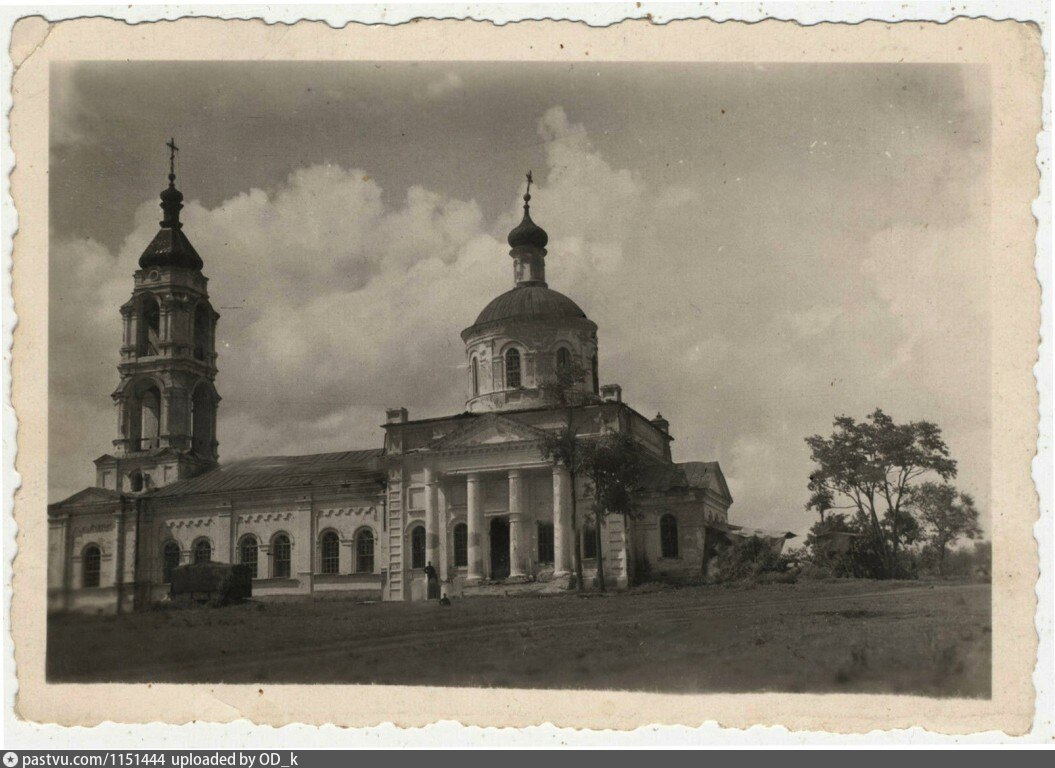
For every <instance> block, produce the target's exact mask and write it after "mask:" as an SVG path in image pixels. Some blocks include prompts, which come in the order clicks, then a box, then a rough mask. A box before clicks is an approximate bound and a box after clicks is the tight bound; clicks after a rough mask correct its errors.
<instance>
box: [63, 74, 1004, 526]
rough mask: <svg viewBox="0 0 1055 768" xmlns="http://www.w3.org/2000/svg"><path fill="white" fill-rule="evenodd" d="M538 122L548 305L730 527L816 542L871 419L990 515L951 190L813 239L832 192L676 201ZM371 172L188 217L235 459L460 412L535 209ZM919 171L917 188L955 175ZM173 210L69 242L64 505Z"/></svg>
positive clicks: (981, 415)
mask: <svg viewBox="0 0 1055 768" xmlns="http://www.w3.org/2000/svg"><path fill="white" fill-rule="evenodd" d="M446 80H449V78H444V79H443V80H442V81H440V82H443V81H446ZM536 128H537V133H538V135H539V137H540V138H541V139H542V141H543V142H544V144H543V147H544V149H543V151H544V158H545V162H544V164H543V165H542V166H541V167H538V168H536V169H535V179H536V187H535V188H534V189H533V191H532V197H533V199H532V202H531V205H532V216H533V218H534V219H535V221H536V222H538V223H539V224H540V225H542V226H543V227H544V228H545V229H546V230H547V231H548V232H549V234H550V245H549V256H548V257H547V279H548V281H549V284H550V286H551V287H552V288H554V289H556V290H559V291H561V292H563V293H566V294H568V295H569V296H570V297H572V298H573V299H574V300H575V301H576V302H577V303H579V304H580V306H581V307H582V308H583V309H584V310H585V311H586V312H587V314H588V315H589V316H590V317H591V319H593V320H594V321H595V322H597V324H598V326H599V344H600V364H601V378H602V380H603V382H604V383H607V382H617V383H619V384H621V385H622V386H623V390H624V396H625V398H626V400H627V402H628V403H629V404H630V405H632V406H633V407H635V408H637V409H638V410H639V411H641V412H642V413H644V414H645V415H646V416H651V415H652V414H653V413H654V412H655V411H657V410H660V411H662V412H663V414H664V415H665V416H666V417H667V418H669V419H670V420H671V427H672V433H673V435H674V437H675V440H676V441H675V443H674V446H673V448H674V452H675V458H676V460H679V461H688V460H713V459H717V460H719V461H721V462H722V464H723V467H725V469H726V472H727V475H728V477H729V481H730V485H731V486H732V491H733V495H734V498H735V499H736V504H735V505H734V508H733V510H732V516H733V518H734V519H735V521H736V522H738V523H743V524H747V525H756V526H761V527H769V528H790V529H791V530H797V531H799V532H801V531H802V530H803V529H804V528H805V527H806V526H808V525H809V523H810V522H812V518H811V517H810V516H809V515H807V514H806V513H805V512H804V511H803V508H802V507H803V503H804V501H805V495H806V494H805V484H806V477H807V475H808V471H809V459H808V454H807V453H806V450H805V445H804V443H803V438H804V437H805V436H807V435H809V434H811V433H813V432H818V431H819V432H823V431H825V429H826V428H828V427H830V424H831V419H832V418H833V417H834V416H835V415H836V414H838V413H844V412H845V413H851V414H855V415H857V416H863V415H864V414H865V413H867V412H868V411H870V410H871V409H872V408H874V407H875V406H876V405H881V406H883V407H885V408H887V409H888V410H889V411H890V412H892V413H893V415H894V416H895V418H899V419H907V418H932V419H936V420H938V421H939V423H940V424H942V425H943V426H945V427H947V434H948V436H949V438H950V443H951V444H952V445H953V447H954V451H955V452H956V455H957V458H960V459H961V461H962V463H963V466H964V467H965V468H967V471H966V472H965V475H966V476H967V477H968V478H969V479H968V482H967V483H966V485H965V487H966V489H967V490H972V491H974V492H975V493H977V494H978V495H980V496H983V497H984V493H979V489H980V488H981V487H982V484H984V483H985V482H986V480H985V479H984V478H985V475H986V463H985V461H986V458H985V457H986V453H985V450H986V448H985V446H986V444H987V438H986V436H987V434H988V432H987V430H988V424H987V422H986V418H987V411H986V407H987V405H986V403H987V397H988V390H987V389H985V388H984V387H982V386H980V385H979V384H978V382H979V381H984V380H985V374H986V371H987V368H986V365H987V363H986V360H985V359H984V357H983V356H979V355H977V354H975V349H976V347H978V345H979V340H980V339H983V340H987V338H988V337H987V335H986V334H987V326H986V325H985V323H984V317H985V307H986V300H987V293H986V290H987V289H986V285H987V279H988V278H987V275H986V274H985V273H984V270H982V269H981V267H979V266H978V265H984V264H986V263H987V261H986V259H985V252H984V250H979V246H978V243H979V242H980V241H981V240H982V238H980V237H979V236H978V232H977V231H976V229H973V228H972V227H973V226H974V225H973V222H974V221H975V218H976V217H975V216H973V214H972V213H971V212H970V211H965V210H963V209H962V208H960V209H957V213H956V217H957V218H956V221H955V222H952V223H949V222H942V221H941V217H940V215H939V214H940V211H941V210H944V209H945V208H947V207H948V206H947V205H946V203H947V201H946V200H945V199H944V198H943V197H941V195H944V194H946V193H947V194H956V195H962V190H960V189H959V187H955V186H953V187H947V188H946V187H941V188H940V189H939V191H938V192H935V194H936V195H938V199H937V200H935V201H934V202H933V207H934V210H933V211H931V212H930V213H929V216H930V218H931V219H932V220H933V222H935V223H933V224H928V225H927V226H923V225H920V224H918V223H917V222H916V221H915V220H914V219H913V218H909V219H908V221H903V220H901V219H899V218H898V217H897V216H896V215H894V214H893V213H889V212H887V213H884V215H883V217H880V216H879V215H878V214H877V215H876V218H877V220H879V219H880V218H883V221H884V224H883V225H882V226H878V227H875V228H873V229H869V228H868V227H867V226H866V225H864V224H862V225H861V226H860V227H859V228H857V229H854V230H853V231H852V232H850V234H846V233H843V232H840V231H839V229H838V228H837V227H834V226H833V227H825V226H821V225H820V224H821V223H823V221H826V219H823V217H831V216H834V214H833V213H832V212H831V210H832V209H831V207H830V201H827V200H821V199H818V196H819V194H820V191H823V190H826V189H828V187H827V186H826V185H825V184H824V183H822V182H821V181H817V180H814V181H813V182H812V190H813V193H812V198H811V199H809V200H806V198H807V197H808V196H805V195H797V196H796V195H794V194H792V193H791V192H790V191H789V189H788V188H786V187H782V186H781V185H780V184H777V183H767V184H765V185H763V186H755V187H753V188H752V190H753V191H751V192H748V191H745V190H746V187H744V186H736V187H735V188H734V185H732V184H731V183H730V185H723V184H721V181H720V179H719V180H718V181H716V180H715V178H714V177H709V178H701V179H700V180H699V182H698V183H697V184H695V185H688V184H686V183H685V181H684V179H682V180H680V181H679V182H678V183H667V182H666V181H665V180H664V178H663V177H662V176H660V177H656V178H646V177H645V176H643V175H642V174H641V173H639V172H638V171H637V170H635V168H633V167H627V166H628V165H630V164H628V163H618V162H616V161H614V160H612V159H611V157H610V156H608V155H606V153H605V152H603V151H601V150H600V149H599V148H598V142H599V141H600V140H599V139H598V140H596V141H595V139H596V137H595V136H593V135H591V132H590V129H589V126H588V125H587V124H584V123H579V122H576V121H573V120H572V119H570V118H569V115H568V112H567V111H566V110H565V109H563V108H561V107H559V106H558V107H553V108H551V109H549V110H547V111H545V112H544V113H543V114H542V115H541V116H540V117H539V119H538V122H537V126H536ZM356 165H358V166H359V167H352V165H351V164H349V165H339V164H325V163H320V164H311V165H307V166H304V167H300V168H296V169H294V170H293V171H292V172H290V173H288V175H286V176H285V178H283V179H281V181H279V182H277V183H275V184H274V185H273V186H271V187H268V188H260V187H255V188H249V189H246V190H245V191H243V192H241V193H239V194H236V195H233V196H230V197H229V198H228V199H226V200H223V201H221V202H219V203H218V204H216V205H211V206H204V205H202V204H201V203H200V202H198V201H195V200H190V201H188V203H187V207H186V209H185V210H184V215H183V219H184V221H185V225H186V228H185V231H186V232H187V234H188V236H189V237H190V239H191V241H192V242H193V243H194V244H195V246H196V248H197V249H198V251H199V253H200V254H201V256H202V258H203V260H204V261H205V273H206V274H207V275H208V277H209V278H210V282H209V289H210V293H211V295H212V301H213V304H214V306H215V307H217V309H218V311H219V312H220V314H221V315H222V317H221V320H220V323H219V327H218V339H217V341H218V347H219V352H220V357H219V366H220V374H219V377H218V381H217V386H218V389H219V392H220V394H221V396H222V397H223V401H222V402H221V404H220V423H219V439H220V452H221V457H222V459H224V460H231V459H235V458H240V457H244V456H249V455H266V454H289V453H308V452H315V451H326V450H346V449H350V448H361V447H372V446H380V445H381V440H382V432H381V430H380V428H379V427H378V425H379V424H380V423H381V422H382V421H383V414H384V408H385V407H387V406H395V405H404V406H407V407H408V408H409V409H410V411H411V417H412V418H423V417H426V416H440V415H444V414H450V413H455V412H458V411H460V410H461V409H462V408H463V404H464V400H465V388H466V374H465V369H464V350H463V347H462V343H461V340H460V338H459V332H460V331H461V330H462V329H463V328H465V327H467V326H468V325H470V324H471V323H472V322H473V320H474V319H475V317H476V315H477V313H478V312H479V311H480V310H481V309H482V308H483V307H484V305H485V304H486V303H487V302H488V301H489V300H490V299H491V298H493V297H494V296H495V295H497V294H498V293H500V292H503V291H505V290H508V289H509V288H511V287H512V284H513V278H512V262H511V259H510V258H509V256H508V246H507V245H506V243H505V234H506V233H507V232H508V231H509V229H510V228H511V227H512V226H514V225H515V223H516V222H517V221H518V220H519V217H520V216H521V215H522V211H521V205H522V201H521V200H520V199H519V196H518V194H515V193H513V192H512V191H510V195H509V199H508V202H507V203H506V204H505V205H504V206H503V207H502V210H501V212H500V213H499V214H498V215H497V216H487V215H485V214H484V213H483V211H482V210H481V208H480V206H479V205H478V204H477V203H476V202H475V201H473V200H465V199H459V198H458V197H455V196H452V195H450V194H447V193H445V192H444V191H443V190H440V189H430V188H426V187H425V186H423V185H413V184H412V185H410V186H409V187H408V188H407V189H406V191H405V192H402V191H393V190H384V189H382V188H381V186H380V185H379V184H378V183H377V182H376V181H375V180H374V178H375V176H374V172H375V171H376V169H374V168H372V167H371V163H370V161H369V160H362V161H361V162H359V163H357V164H356ZM914 169H915V170H914V173H918V174H920V177H921V181H920V184H921V185H923V184H925V183H926V182H927V181H928V180H933V179H937V178H939V177H940V176H941V174H942V173H943V166H942V165H941V164H940V163H939V164H937V165H936V166H934V167H930V166H926V165H925V162H924V161H923V160H921V161H920V163H919V164H917V166H914ZM838 183H846V180H845V179H843V178H842V177H841V176H840V177H839V179H837V180H836V181H833V182H832V187H831V188H832V189H833V190H834V191H833V192H832V193H831V194H832V195H833V196H835V195H838V194H840V193H839V189H840V188H839V187H838V186H837V184H838ZM521 194H522V193H521ZM957 199H959V198H957ZM891 200H892V201H893V202H894V203H898V202H899V201H898V200H897V199H896V198H893V197H892V198H891ZM804 201H805V202H804ZM806 202H808V203H809V207H808V208H795V207H794V206H795V205H797V204H799V203H802V204H804V205H805V203H806ZM818 212H819V213H818ZM895 213H897V212H896V211H895ZM157 214H158V211H157V203H156V201H153V200H152V201H145V202H144V203H143V204H142V206H140V208H139V210H138V212H137V213H136V216H135V221H134V224H133V226H132V229H131V231H130V232H129V233H128V235H127V237H126V238H125V239H124V241H123V243H122V245H121V246H120V247H119V248H118V249H117V251H116V252H111V251H109V250H108V249H107V248H105V247H103V246H102V245H100V244H99V243H97V242H93V241H90V240H59V241H56V242H55V243H53V246H52V249H51V254H50V255H51V259H52V284H53V299H54V300H53V303H52V316H51V330H52V334H53V336H52V345H51V349H50V364H51V374H50V376H51V396H52V409H51V420H50V426H51V440H52V446H51V448H52V453H51V462H50V467H51V471H52V473H53V474H52V498H53V499H54V498H60V497H62V496H64V495H67V494H69V493H72V492H74V491H76V490H78V489H79V487H82V486H83V485H85V484H87V483H90V482H91V480H92V471H91V469H92V468H91V464H90V462H91V460H92V459H93V458H95V457H96V456H97V455H99V454H101V453H103V452H104V451H106V450H108V449H109V441H110V439H111V436H112V435H113V434H114V431H115V425H116V418H115V416H114V413H113V406H112V404H111V402H110V400H109V394H110V392H111V391H112V390H113V388H114V387H115V386H116V383H117V374H116V370H115V366H116V359H117V349H118V347H119V345H120V316H119V313H118V307H119V306H120V304H121V303H123V302H124V301H125V300H127V298H128V296H129V294H130V292H131V289H132V277H131V276H132V273H133V272H134V270H135V268H136V260H137V259H138V257H139V254H140V252H141V251H142V249H143V248H144V247H145V246H146V244H147V243H149V242H150V240H151V238H152V237H153V236H154V233H155V232H156V229H157V221H158V215H157ZM908 215H909V216H910V217H916V216H919V215H920V214H919V211H918V210H917V209H916V208H915V207H913V209H912V210H911V212H910V213H909V214H908ZM810 216H813V217H815V218H814V219H813V220H811V219H810V218H809V217H810ZM817 216H822V219H817V218H816V217H817ZM891 222H894V223H891ZM932 329H933V330H932ZM965 393H966V394H965ZM979 478H981V479H979ZM983 503H984V502H983Z"/></svg>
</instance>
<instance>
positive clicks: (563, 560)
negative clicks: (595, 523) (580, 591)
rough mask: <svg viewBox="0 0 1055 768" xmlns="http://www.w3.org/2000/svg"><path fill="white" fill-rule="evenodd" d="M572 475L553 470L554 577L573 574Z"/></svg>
mask: <svg viewBox="0 0 1055 768" xmlns="http://www.w3.org/2000/svg"><path fill="white" fill-rule="evenodd" d="M571 492H572V491H571V473H570V472H568V470H567V468H565V467H554V468H553V575H554V576H564V575H566V574H568V573H569V572H571V555H572V549H571V547H572V540H571Z"/></svg>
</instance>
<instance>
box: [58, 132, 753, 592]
mask: <svg viewBox="0 0 1055 768" xmlns="http://www.w3.org/2000/svg"><path fill="white" fill-rule="evenodd" d="M174 149H175V148H174V145H173V150H174ZM182 199H183V196H182V194H181V193H180V192H179V191H178V190H177V189H176V186H175V175H174V173H173V169H171V168H170V174H169V185H168V187H167V189H165V190H164V191H163V192H162V193H161V208H162V211H163V214H164V216H163V219H162V221H161V228H160V230H159V232H158V234H157V236H156V237H155V238H154V240H153V241H152V242H151V243H150V244H149V245H148V246H147V248H146V250H145V251H144V253H143V255H142V256H141V257H140V260H139V269H138V270H136V272H135V274H134V278H133V290H132V296H131V298H130V300H129V301H128V302H127V303H126V304H124V305H123V306H122V307H121V308H120V311H121V314H122V317H123V320H124V322H123V328H124V332H123V338H122V340H121V346H120V358H119V362H118V379H119V383H118V386H117V389H116V390H115V391H114V392H113V395H112V397H113V400H114V403H115V407H116V410H117V437H116V439H114V440H113V442H112V450H111V452H109V453H106V454H104V455H103V456H101V457H100V458H98V459H96V461H95V465H96V483H95V485H94V486H93V487H90V488H86V489H84V490H83V491H81V492H79V493H77V494H75V495H73V496H71V497H70V498H68V499H65V500H64V501H61V502H58V503H56V504H52V505H50V506H49V507H48V521H49V540H48V558H49V559H48V587H49V589H48V595H49V609H51V610H93V609H98V610H112V609H114V608H115V607H119V608H122V609H123V608H126V607H132V606H142V605H146V604H149V603H150V602H152V601H156V600H161V599H164V597H165V596H166V595H167V592H168V582H169V579H170V575H171V573H172V571H173V569H174V568H176V567H177V566H179V565H181V564H185V563H192V562H203V561H219V562H230V563H243V564H246V565H248V566H249V567H250V569H251V570H252V572H253V573H254V575H255V578H254V581H253V593H254V595H257V596H267V595H319V594H322V593H326V594H334V595H336V594H343V595H346V596H359V597H363V598H371V599H384V600H423V599H426V598H427V597H428V590H427V583H426V582H427V579H426V570H427V569H428V570H434V571H435V572H436V574H437V576H438V581H439V583H440V586H441V590H442V593H444V594H447V595H450V596H458V595H471V594H473V593H474V592H475V593H488V592H493V591H495V590H496V589H498V590H501V591H508V590H549V589H560V588H563V587H564V586H566V585H567V583H568V580H569V578H570V577H571V572H572V569H573V561H574V552H575V548H577V547H578V548H580V552H581V556H582V562H583V569H584V574H585V576H586V578H587V579H590V578H591V577H593V576H596V569H597V563H598V560H600V562H601V563H602V567H603V570H604V575H605V578H606V581H607V583H609V584H615V585H617V586H621V587H625V586H627V585H629V584H631V583H633V582H635V581H638V580H641V579H643V578H647V577H648V576H649V575H650V574H656V573H680V574H689V573H699V572H701V570H702V569H703V568H704V567H705V563H706V559H707V555H708V552H709V550H710V548H712V547H713V544H714V542H715V540H716V538H717V537H720V536H721V535H722V534H723V533H725V532H728V531H730V530H732V529H735V528H736V526H730V525H729V522H728V509H729V506H730V504H731V503H732V498H731V496H730V494H729V489H728V486H727V485H726V483H725V479H724V478H723V476H722V472H721V469H720V467H719V466H718V463H717V462H683V463H675V462H674V461H673V460H672V453H671V442H672V441H673V437H672V436H671V432H670V425H669V424H668V422H667V421H666V420H665V419H663V417H662V416H660V415H657V416H656V417H655V418H652V419H649V418H646V417H645V416H643V415H641V414H640V413H638V412H637V411H635V410H634V409H633V408H632V407H630V406H629V405H628V404H627V403H625V402H623V398H622V392H621V390H620V388H619V387H618V386H616V385H606V386H602V385H601V384H600V379H599V346H598V334H597V330H598V329H597V326H596V324H594V323H593V322H592V321H591V320H590V319H589V318H588V317H587V316H586V313H585V312H583V310H582V309H581V308H580V307H579V306H578V305H577V304H576V303H575V302H574V301H573V300H572V299H570V298H568V297H567V296H565V295H563V294H561V293H559V292H557V291H555V290H553V289H551V288H550V287H549V286H548V284H547V282H546V273H545V267H546V256H547V251H546V245H547V242H548V236H547V234H546V232H545V231H544V230H543V229H542V228H541V227H539V226H538V225H537V224H535V223H534V221H533V220H532V219H531V214H530V199H531V195H530V175H529V182H528V193H527V194H525V196H524V217H523V221H521V223H520V224H519V225H518V226H517V227H516V228H514V229H513V230H512V231H511V232H510V233H509V238H508V241H509V246H510V251H509V256H510V257H511V258H512V263H513V273H514V287H513V288H512V289H510V290H508V291H506V292H505V293H502V294H501V295H499V296H498V297H497V298H495V299H494V300H492V301H491V302H490V303H489V304H487V306H486V307H485V308H484V309H483V311H482V312H481V313H480V314H479V316H478V317H477V318H476V320H475V321H474V322H473V323H472V325H470V326H469V327H468V328H466V330H464V331H463V332H462V341H463V342H464V344H465V355H466V359H465V366H466V367H465V370H466V383H465V386H466V402H465V408H464V410H462V411H461V412H459V413H457V414H455V415H452V416H449V417H443V418H426V419H412V418H411V414H409V413H408V412H407V410H406V409H405V408H401V407H394V408H390V409H388V411H387V413H386V414H385V424H384V440H383V444H381V445H380V446H378V447H376V448H368V449H363V450H349V451H343V452H338V453H325V454H313V455H304V456H276V457H262V458H253V459H244V460H240V461H234V462H228V463H220V461H219V444H218V441H217V439H216V435H217V431H216V417H217V412H218V407H219V403H220V396H219V393H218V392H217V390H216V387H215V385H214V380H215V377H216V373H217V354H216V349H215V343H214V339H215V330H216V324H217V322H218V320H219V315H218V314H217V313H216V312H215V310H214V309H213V307H212V305H211V304H210V302H209V295H208V291H207V282H208V281H207V278H206V277H205V276H204V275H203V273H202V269H203V267H204V264H203V261H202V259H201V257H200V256H199V255H198V254H197V252H196V251H195V249H194V247H193V246H192V245H191V243H190V240H189V239H188V238H187V235H186V234H185V233H184V232H183V224H182V222H181V221H180V210H181V209H182ZM562 376H563V378H562ZM569 376H570V378H569ZM557 380H561V381H564V382H565V384H564V389H563V390H562V391H563V393H564V396H563V397H562V399H561V402H560V403H559V404H558V403H557V402H556V401H555V400H554V397H553V393H552V390H553V382H554V381H557ZM569 426H570V427H572V428H573V429H574V430H575V432H576V434H577V435H579V436H580V437H581V438H583V439H590V438H591V437H595V436H600V435H602V434H605V433H606V432H609V431H620V432H624V433H626V434H629V435H631V436H632V437H633V438H634V440H635V441H636V443H637V445H638V446H639V447H640V449H641V451H642V454H643V456H644V457H645V462H646V471H645V482H644V483H643V486H642V488H641V489H640V491H639V493H638V499H637V501H638V514H635V515H634V517H633V518H627V519H624V518H622V517H619V516H615V515H606V516H603V517H602V518H601V520H600V521H599V522H598V523H594V522H593V521H592V520H591V515H590V510H591V499H590V498H589V495H588V491H589V488H588V486H587V484H585V483H584V482H582V480H581V479H580V480H578V481H577V482H575V483H573V482H572V478H571V475H570V474H569V472H568V470H567V469H566V468H564V467H562V466H555V465H554V464H553V462H551V461H549V460H548V459H547V458H546V457H545V456H544V455H543V454H542V451H541V450H540V438H541V437H542V436H543V435H545V434H546V433H547V432H550V431H553V430H558V429H562V428H566V427H569ZM573 496H574V499H575V504H574V506H575V508H576V510H577V511H576V518H577V521H578V522H577V523H576V522H575V521H573V512H572V508H573ZM595 524H599V525H600V527H601V536H600V537H599V540H600V549H601V551H600V555H601V557H600V558H598V557H597V554H598V553H597V541H598V537H596V536H595V529H594V528H593V525H595ZM429 566H431V568H428V567H429Z"/></svg>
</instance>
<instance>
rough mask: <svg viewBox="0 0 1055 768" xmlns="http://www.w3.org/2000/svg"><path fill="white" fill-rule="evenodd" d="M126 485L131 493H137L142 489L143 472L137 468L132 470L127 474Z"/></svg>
mask: <svg viewBox="0 0 1055 768" xmlns="http://www.w3.org/2000/svg"><path fill="white" fill-rule="evenodd" d="M128 486H129V488H130V489H131V490H132V493H139V492H140V491H141V490H143V473H142V472H140V471H139V470H138V469H136V470H133V471H132V474H130V475H129V476H128Z"/></svg>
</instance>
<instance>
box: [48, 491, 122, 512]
mask: <svg viewBox="0 0 1055 768" xmlns="http://www.w3.org/2000/svg"><path fill="white" fill-rule="evenodd" d="M120 498H121V494H119V493H118V492H117V491H111V490H110V489H109V488H95V487H92V488H85V489H83V490H80V491H77V493H75V494H73V495H72V496H70V497H68V498H65V499H63V500H62V501H56V502H55V503H54V504H49V505H48V509H58V508H60V507H76V506H87V505H89V504H106V503H108V502H113V501H117V500H118V499H120Z"/></svg>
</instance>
